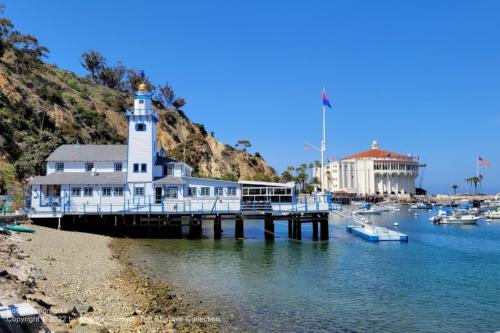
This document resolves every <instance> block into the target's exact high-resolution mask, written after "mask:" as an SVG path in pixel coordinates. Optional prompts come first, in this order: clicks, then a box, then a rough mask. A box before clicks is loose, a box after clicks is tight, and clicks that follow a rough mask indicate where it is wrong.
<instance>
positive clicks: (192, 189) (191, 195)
mask: <svg viewBox="0 0 500 333" xmlns="http://www.w3.org/2000/svg"><path fill="white" fill-rule="evenodd" d="M188 192H189V193H188V195H189V196H190V197H195V196H196V187H190V188H189V191H188Z"/></svg>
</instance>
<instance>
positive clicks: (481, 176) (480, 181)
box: [478, 175, 484, 192]
mask: <svg viewBox="0 0 500 333" xmlns="http://www.w3.org/2000/svg"><path fill="white" fill-rule="evenodd" d="M483 178H484V177H483V175H479V177H478V179H479V192H482V189H481V184H482V183H483Z"/></svg>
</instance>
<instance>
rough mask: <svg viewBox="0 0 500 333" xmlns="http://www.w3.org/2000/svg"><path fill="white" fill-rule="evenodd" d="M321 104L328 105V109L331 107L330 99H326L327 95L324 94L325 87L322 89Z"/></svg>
mask: <svg viewBox="0 0 500 333" xmlns="http://www.w3.org/2000/svg"><path fill="white" fill-rule="evenodd" d="M323 105H324V106H328V107H329V108H330V109H331V108H332V105H331V104H330V101H329V100H328V96H326V90H325V89H323Z"/></svg>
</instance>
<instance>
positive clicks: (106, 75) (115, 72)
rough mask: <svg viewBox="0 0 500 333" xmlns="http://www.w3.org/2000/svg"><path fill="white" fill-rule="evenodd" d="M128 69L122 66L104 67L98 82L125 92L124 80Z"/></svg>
mask: <svg viewBox="0 0 500 333" xmlns="http://www.w3.org/2000/svg"><path fill="white" fill-rule="evenodd" d="M126 71H127V69H126V68H125V67H123V66H121V65H119V66H115V67H104V68H102V69H101V70H100V71H99V74H98V76H99V79H98V82H99V83H102V84H104V85H105V86H107V87H109V88H111V89H118V90H123V79H124V77H125V73H126Z"/></svg>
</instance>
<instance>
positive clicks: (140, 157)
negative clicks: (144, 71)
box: [127, 83, 158, 183]
mask: <svg viewBox="0 0 500 333" xmlns="http://www.w3.org/2000/svg"><path fill="white" fill-rule="evenodd" d="M127 118H128V150H127V159H128V161H127V181H128V182H138V183H140V182H151V181H152V180H153V166H154V162H155V159H156V154H157V152H158V147H157V143H156V123H157V122H158V113H157V111H156V110H155V109H153V105H152V102H151V94H150V92H149V90H148V87H147V85H146V84H145V83H141V84H140V85H139V87H138V90H137V93H136V95H135V99H134V108H133V110H129V111H127Z"/></svg>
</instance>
